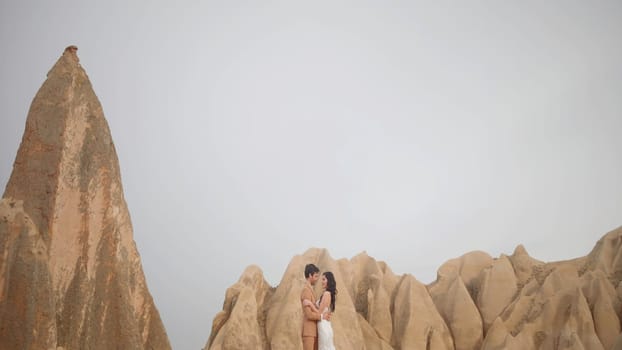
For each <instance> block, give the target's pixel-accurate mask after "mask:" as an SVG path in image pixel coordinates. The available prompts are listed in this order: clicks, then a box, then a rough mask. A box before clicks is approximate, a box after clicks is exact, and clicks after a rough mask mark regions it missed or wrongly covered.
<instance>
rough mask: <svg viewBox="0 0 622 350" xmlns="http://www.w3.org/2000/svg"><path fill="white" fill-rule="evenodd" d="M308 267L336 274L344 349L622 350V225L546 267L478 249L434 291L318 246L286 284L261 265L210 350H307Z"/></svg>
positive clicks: (295, 264) (368, 260)
mask: <svg viewBox="0 0 622 350" xmlns="http://www.w3.org/2000/svg"><path fill="white" fill-rule="evenodd" d="M307 263H314V264H316V265H317V266H318V267H319V268H320V270H322V271H332V272H333V273H334V274H335V278H336V281H337V286H338V289H339V294H338V297H337V305H336V312H335V313H334V315H333V319H332V325H333V329H334V331H335V339H334V340H335V345H336V347H337V348H338V349H356V350H359V349H360V350H363V349H366V350H389V349H404V350H405V349H432V350H435V349H439V350H440V349H448V350H451V349H459V350H474V349H482V350H501V349H523V350H524V349H553V350H555V349H594V350H600V349H607V350H609V349H616V350H622V334H621V327H620V319H621V317H622V283H621V280H622V227H621V228H618V229H616V230H614V231H612V232H609V233H608V234H606V235H605V236H604V237H602V239H600V240H599V241H598V243H597V244H596V246H595V247H594V249H593V250H592V252H591V253H590V254H589V255H588V256H586V257H583V258H578V259H573V260H568V261H559V262H551V263H545V262H542V261H539V260H536V259H534V258H532V257H530V256H529V255H528V253H527V251H526V250H525V248H524V247H523V246H518V247H517V248H516V249H515V251H514V253H513V254H512V255H510V256H507V255H501V256H500V257H498V258H493V257H491V256H490V255H488V254H486V253H484V252H479V251H475V252H470V253H467V254H465V255H463V256H461V257H459V258H457V259H453V260H450V261H448V262H446V263H445V264H443V265H442V266H441V267H440V268H439V269H438V273H437V278H436V281H434V282H433V283H431V284H429V285H424V284H422V283H421V282H419V281H417V279H416V278H415V277H413V276H412V275H409V274H405V275H401V276H400V275H396V274H394V273H393V272H392V271H391V269H390V268H389V267H388V266H387V265H386V264H385V263H384V262H382V261H377V260H375V259H374V258H372V257H370V256H368V255H367V254H365V253H361V254H359V255H357V256H355V257H353V258H352V259H349V260H348V259H339V260H335V259H333V258H332V257H331V256H330V255H329V253H328V251H327V250H325V249H317V248H313V249H310V250H308V251H307V252H305V253H304V254H303V255H297V256H295V257H294V258H293V259H292V261H291V262H290V264H289V266H288V267H287V269H286V271H285V274H284V276H283V278H282V279H281V281H280V283H279V284H278V286H276V287H271V286H270V285H269V284H268V283H267V282H266V281H265V279H264V278H263V275H262V272H261V270H260V269H259V268H258V267H256V266H251V267H249V268H247V269H246V271H244V273H242V276H241V277H240V279H239V281H238V282H237V283H236V284H234V285H233V286H232V287H230V288H229V289H228V290H227V293H226V297H225V303H224V308H223V310H222V311H221V312H220V313H219V314H218V315H217V316H216V317H215V319H214V322H213V326H212V331H211V335H210V337H209V339H208V342H207V344H206V346H205V349H206V350H230V349H271V350H285V349H287V350H291V349H294V350H295V349H302V343H301V340H300V329H301V320H302V311H301V307H300V301H299V296H300V292H301V290H302V288H303V285H304V283H305V281H304V278H303V276H302V271H303V270H304V266H305V264H307ZM318 288H319V284H318V286H316V293H319V292H320V290H319V289H318Z"/></svg>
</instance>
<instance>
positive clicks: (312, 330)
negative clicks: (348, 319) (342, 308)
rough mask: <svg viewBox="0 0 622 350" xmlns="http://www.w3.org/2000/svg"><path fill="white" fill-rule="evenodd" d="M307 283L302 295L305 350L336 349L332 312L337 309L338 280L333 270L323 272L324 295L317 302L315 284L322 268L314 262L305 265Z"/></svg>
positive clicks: (303, 342) (303, 343)
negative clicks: (331, 322)
mask: <svg viewBox="0 0 622 350" xmlns="http://www.w3.org/2000/svg"><path fill="white" fill-rule="evenodd" d="M305 278H306V280H307V282H306V283H305V286H304V288H303V289H302V293H301V295H300V302H301V304H302V312H303V320H302V348H303V350H335V345H334V343H333V327H332V326H331V324H330V318H331V314H332V313H333V312H334V311H335V296H336V294H337V282H335V276H334V275H333V273H332V272H330V271H326V272H324V273H323V274H322V277H321V278H322V280H321V283H322V289H323V291H322V295H321V296H320V299H319V300H318V301H317V302H316V300H315V295H314V294H313V286H314V285H315V283H316V282H317V281H318V280H319V279H320V269H318V267H317V266H315V265H313V264H308V265H307V266H305Z"/></svg>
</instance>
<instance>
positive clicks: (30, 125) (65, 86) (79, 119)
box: [0, 47, 170, 350]
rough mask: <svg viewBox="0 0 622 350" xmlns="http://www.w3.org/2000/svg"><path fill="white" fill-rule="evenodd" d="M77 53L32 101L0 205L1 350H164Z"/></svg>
mask: <svg viewBox="0 0 622 350" xmlns="http://www.w3.org/2000/svg"><path fill="white" fill-rule="evenodd" d="M76 50H77V48H75V47H68V48H67V49H66V50H65V52H64V53H63V55H62V56H61V57H60V59H59V60H58V61H57V62H56V64H55V65H54V67H53V68H52V69H51V70H50V71H49V73H48V78H47V80H46V81H45V82H44V84H43V86H42V87H41V89H40V90H39V91H38V93H37V95H36V96H35V98H34V100H33V102H32V105H31V107H30V111H29V113H28V118H27V121H26V129H25V132H24V136H23V138H22V143H21V145H20V148H19V151H18V153H17V157H16V160H15V164H14V166H13V172H12V174H11V177H10V180H9V182H8V184H7V187H6V190H5V193H4V196H3V200H2V205H0V249H1V252H2V255H1V256H0V324H1V325H2V327H0V349H57V347H62V348H64V349H66V350H69V349H168V348H170V345H169V342H168V338H167V336H166V332H165V330H164V327H163V324H162V321H161V320H160V316H159V314H158V311H157V310H156V308H155V305H154V303H153V300H152V298H151V295H150V293H149V291H148V290H147V286H146V282H145V278H144V274H143V271H142V267H141V263H140V258H139V255H138V252H137V250H136V246H135V243H134V240H133V233H132V225H131V222H130V216H129V213H128V210H127V206H126V203H125V199H124V197H123V188H122V184H121V175H120V171H119V164H118V160H117V155H116V152H115V148H114V145H113V143H112V138H111V135H110V131H109V128H108V124H107V122H106V120H105V118H104V115H103V111H102V107H101V105H100V103H99V101H98V99H97V97H96V96H95V93H94V92H93V89H92V87H91V84H90V82H89V79H88V76H87V75H86V72H85V71H84V69H82V67H81V66H80V64H79V60H78V57H77V55H76Z"/></svg>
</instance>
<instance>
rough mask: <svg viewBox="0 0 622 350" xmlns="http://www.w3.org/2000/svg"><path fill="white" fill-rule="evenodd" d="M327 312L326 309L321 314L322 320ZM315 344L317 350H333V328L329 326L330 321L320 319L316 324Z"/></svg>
mask: <svg viewBox="0 0 622 350" xmlns="http://www.w3.org/2000/svg"><path fill="white" fill-rule="evenodd" d="M318 304H319V302H318ZM327 312H328V308H325V309H324V311H323V312H322V318H324V314H325V313H327ZM317 342H318V350H335V345H334V343H333V326H332V325H331V324H330V321H327V320H323V319H322V320H319V321H318V322H317Z"/></svg>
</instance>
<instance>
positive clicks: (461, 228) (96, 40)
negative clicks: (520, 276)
mask: <svg viewBox="0 0 622 350" xmlns="http://www.w3.org/2000/svg"><path fill="white" fill-rule="evenodd" d="M468 3H469V4H467V2H466V1H456V2H453V3H450V2H442V4H441V2H438V1H428V2H419V1H401V2H400V1H393V2H389V1H374V2H369V1H360V0H358V1H352V2H350V3H346V2H336V1H326V2H324V1H312V2H301V1H279V2H269V1H175V2H171V1H144V2H138V1H134V2H127V1H117V0H115V1H53V2H50V1H38V2H35V1H24V0H20V1H12V0H11V1H7V0H3V1H2V2H1V3H0V47H2V54H1V55H0V63H1V64H0V118H1V119H0V120H1V123H0V187H1V188H2V189H3V188H4V186H5V184H6V182H7V181H8V178H9V175H10V171H11V169H12V164H13V161H14V159H15V154H16V151H17V148H18V146H19V142H20V140H21V137H22V133H23V130H24V125H25V121H26V115H27V112H28V108H29V106H30V103H31V101H32V98H33V97H34V95H35V93H36V92H37V90H38V89H39V87H40V86H41V84H42V83H43V81H44V80H45V76H46V73H47V71H48V70H49V69H50V68H51V67H52V65H53V64H54V62H55V61H56V60H57V59H58V57H60V55H61V54H62V52H63V50H64V48H65V47H66V46H68V45H70V44H75V45H77V46H78V48H79V50H78V55H79V57H80V60H81V63H82V66H83V67H84V68H85V69H86V71H87V73H88V74H89V77H90V79H91V82H92V84H93V87H94V89H95V92H96V94H97V96H98V97H99V99H100V101H101V102H102V105H103V108H104V113H105V115H106V117H107V119H108V122H109V124H110V127H111V131H112V137H113V139H114V141H115V145H116V148H117V152H118V155H119V161H120V165H121V172H122V177H123V179H122V180H123V183H124V187H125V195H126V200H127V202H128V206H129V210H130V214H131V216H132V221H133V225H134V238H135V240H136V243H137V246H138V250H139V252H140V254H141V258H142V263H143V267H144V269H145V273H146V277H147V282H148V286H149V289H150V291H151V293H152V294H153V296H154V299H155V302H156V305H157V307H158V309H159V311H160V314H161V316H162V318H163V321H164V324H165V326H166V329H167V332H168V335H169V337H170V340H171V342H172V345H173V347H174V348H175V349H199V348H201V347H202V346H203V345H204V344H205V343H206V341H207V339H208V337H209V334H210V330H211V324H212V319H213V317H214V316H215V314H216V313H217V312H218V311H219V310H220V309H221V308H222V303H223V300H224V294H225V290H226V288H227V287H229V286H230V285H231V284H233V283H235V281H237V279H238V277H239V276H240V274H241V272H242V271H243V270H244V268H245V267H246V266H248V265H249V264H257V265H259V266H260V267H261V268H262V269H263V270H264V272H265V274H266V278H267V280H268V282H270V283H271V284H272V285H276V284H277V283H278V282H279V280H280V278H281V276H282V274H283V272H284V271H285V268H286V266H287V264H288V263H289V261H290V260H291V258H292V257H293V256H294V255H296V254H301V253H303V252H304V251H305V250H307V249H308V248H310V247H323V248H327V249H328V250H329V252H330V253H331V255H332V256H333V257H335V258H343V257H346V258H351V257H352V256H354V255H356V254H358V253H359V252H361V251H364V250H365V251H367V252H368V254H370V255H371V256H373V257H375V258H377V259H379V260H384V261H386V262H387V263H388V264H389V266H390V267H391V268H392V269H393V270H394V271H395V272H396V273H406V272H409V273H412V274H414V275H415V277H417V278H418V279H419V280H421V281H423V282H425V283H429V282H431V281H432V280H433V279H434V278H435V274H436V269H437V268H438V267H439V266H440V265H441V264H442V263H443V262H444V261H446V260H448V259H451V258H455V257H458V256H460V255H462V254H464V253H466V252H468V251H471V250H483V251H486V252H488V253H489V254H491V255H493V256H498V255H499V254H501V253H506V254H511V253H512V251H513V250H514V248H515V246H516V245H518V244H521V243H522V244H524V245H525V247H526V249H527V251H528V252H529V253H530V254H531V255H532V256H534V257H535V258H538V259H541V260H546V261H551V260H560V259H569V258H574V257H577V256H582V255H585V254H587V253H588V252H589V251H590V250H591V249H592V247H593V246H594V244H595V243H596V241H597V240H598V239H599V238H600V237H601V236H602V235H604V234H605V233H606V232H608V231H609V230H612V229H614V228H616V227H618V226H620V225H622V181H621V179H622V65H621V64H620V62H622V40H621V38H622V2H620V1H544V2H543V1H487V2H481V1H469V2H468ZM301 273H302V272H301Z"/></svg>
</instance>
